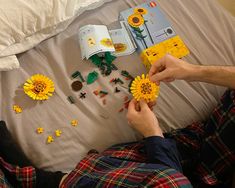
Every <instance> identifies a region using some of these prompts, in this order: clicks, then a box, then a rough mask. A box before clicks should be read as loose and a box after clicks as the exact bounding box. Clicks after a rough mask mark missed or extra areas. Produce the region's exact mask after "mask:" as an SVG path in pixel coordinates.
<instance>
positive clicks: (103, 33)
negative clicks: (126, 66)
mask: <svg viewBox="0 0 235 188" xmlns="http://www.w3.org/2000/svg"><path fill="white" fill-rule="evenodd" d="M120 24H121V28H120V29H115V30H108V28H107V26H105V25H86V26H84V27H82V28H81V29H80V30H79V33H78V35H79V43H80V47H81V54H82V59H85V58H86V59H89V58H90V57H91V56H93V55H95V54H99V53H103V52H112V54H113V55H115V56H124V55H130V54H132V53H133V52H135V50H136V45H135V43H134V42H133V40H132V39H131V36H130V34H129V33H128V30H127V29H126V27H127V26H126V25H125V24H126V23H125V22H120Z"/></svg>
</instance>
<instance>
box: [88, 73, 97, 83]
mask: <svg viewBox="0 0 235 188" xmlns="http://www.w3.org/2000/svg"><path fill="white" fill-rule="evenodd" d="M98 75H99V74H98V72H96V71H93V72H91V73H89V74H88V76H87V84H92V83H94V82H95V81H96V80H97V79H98Z"/></svg>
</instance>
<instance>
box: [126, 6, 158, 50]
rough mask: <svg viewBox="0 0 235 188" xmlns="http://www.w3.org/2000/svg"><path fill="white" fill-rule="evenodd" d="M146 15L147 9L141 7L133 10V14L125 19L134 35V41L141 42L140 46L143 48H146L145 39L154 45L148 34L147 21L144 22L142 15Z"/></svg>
mask: <svg viewBox="0 0 235 188" xmlns="http://www.w3.org/2000/svg"><path fill="white" fill-rule="evenodd" d="M147 14H148V10H147V9H145V8H142V7H140V8H135V9H134V11H133V14H132V15H130V16H129V17H128V19H127V22H128V24H129V25H130V26H131V27H132V29H133V30H134V33H135V35H136V39H137V40H140V41H141V42H142V45H143V46H144V47H145V48H148V45H147V43H146V40H145V38H147V37H148V38H149V39H150V40H151V43H152V44H154V41H153V39H152V37H151V34H150V32H149V29H148V26H147V22H148V20H146V19H145V18H144V15H147ZM143 33H146V34H147V35H145V34H143Z"/></svg>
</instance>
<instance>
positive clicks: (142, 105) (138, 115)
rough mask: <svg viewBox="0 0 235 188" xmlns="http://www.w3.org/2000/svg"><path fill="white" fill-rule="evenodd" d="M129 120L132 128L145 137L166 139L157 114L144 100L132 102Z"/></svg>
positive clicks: (128, 115)
mask: <svg viewBox="0 0 235 188" xmlns="http://www.w3.org/2000/svg"><path fill="white" fill-rule="evenodd" d="M127 119H128V122H129V124H130V125H131V127H133V128H134V129H136V130H137V131H138V132H139V133H141V134H142V135H143V136H144V137H150V136H161V137H164V136H163V134H162V130H161V128H160V127H159V123H158V120H157V118H156V116H155V114H154V113H153V112H152V111H151V109H150V108H149V106H148V104H147V103H146V102H145V101H144V100H141V101H140V102H137V101H136V100H134V99H132V100H131V102H130V103H129V107H128V113H127Z"/></svg>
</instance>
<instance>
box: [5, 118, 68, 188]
mask: <svg viewBox="0 0 235 188" xmlns="http://www.w3.org/2000/svg"><path fill="white" fill-rule="evenodd" d="M0 157H1V158H2V159H3V160H4V161H5V162H6V163H5V162H2V163H0V167H1V170H2V171H3V172H4V174H5V176H6V178H7V180H8V181H9V182H10V183H11V185H12V186H14V187H18V184H19V182H20V179H19V178H18V177H16V174H15V172H14V170H13V171H12V169H14V168H13V167H12V166H18V169H20V170H22V172H23V169H24V168H25V167H32V169H31V170H32V171H35V174H36V187H44V188H46V187H58V186H59V183H60V181H61V179H62V177H63V176H64V175H65V174H64V173H62V172H48V171H44V170H41V169H37V168H34V167H33V164H32V163H31V162H30V160H29V159H28V158H27V157H26V156H25V154H24V153H23V152H22V151H21V149H20V148H19V147H18V146H17V144H16V143H15V141H14V139H13V138H12V136H11V134H10V132H9V131H8V129H7V127H6V124H5V122H4V121H0ZM7 163H9V164H11V165H10V166H11V167H12V168H8V164H7ZM9 169H11V170H9ZM17 171H19V170H17Z"/></svg>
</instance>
